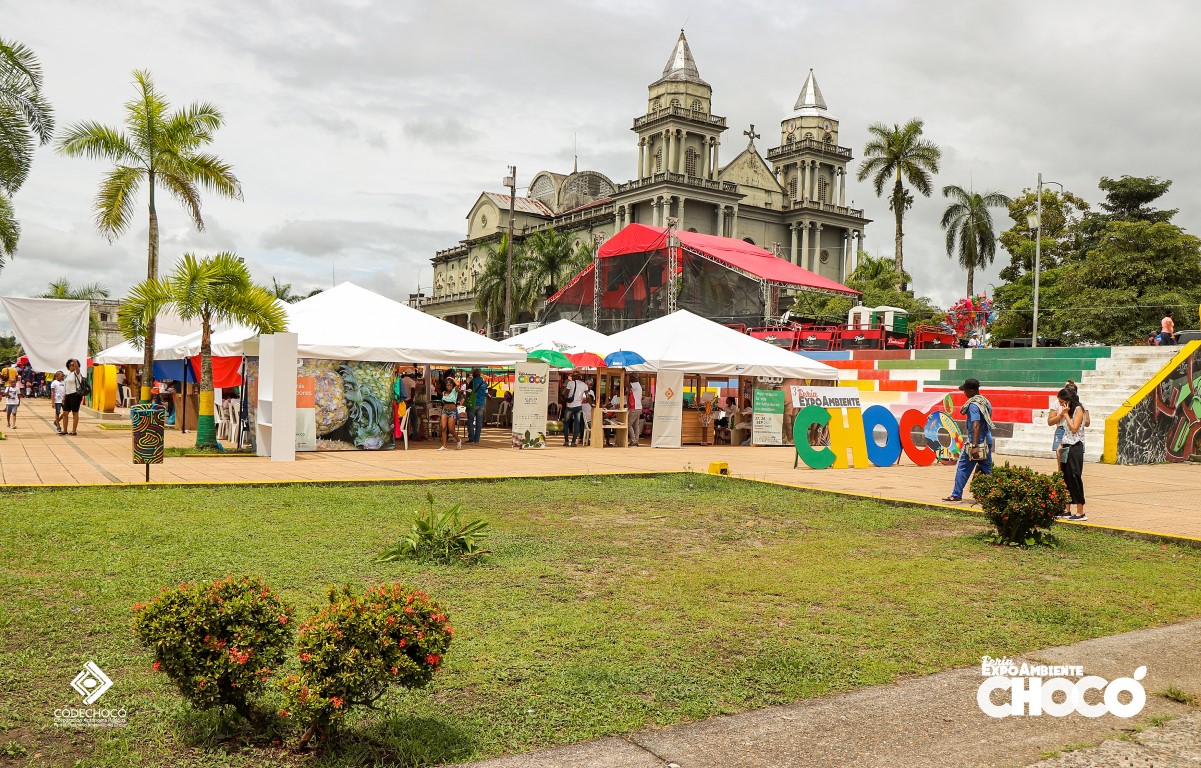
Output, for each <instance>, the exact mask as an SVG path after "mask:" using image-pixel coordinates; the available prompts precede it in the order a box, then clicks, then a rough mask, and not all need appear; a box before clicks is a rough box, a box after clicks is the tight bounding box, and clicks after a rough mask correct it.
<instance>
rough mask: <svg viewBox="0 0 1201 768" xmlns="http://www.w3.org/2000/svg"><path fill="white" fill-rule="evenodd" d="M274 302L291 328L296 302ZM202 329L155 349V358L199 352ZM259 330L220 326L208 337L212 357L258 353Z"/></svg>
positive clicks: (167, 358) (163, 358) (177, 357)
mask: <svg viewBox="0 0 1201 768" xmlns="http://www.w3.org/2000/svg"><path fill="white" fill-rule="evenodd" d="M275 303H276V304H278V305H279V306H280V308H281V309H283V311H284V315H285V316H286V317H287V319H288V330H292V328H291V318H292V309H293V307H295V306H298V305H296V304H289V303H287V302H286V301H281V300H279V299H276V300H275ZM202 335H203V331H196V332H195V333H190V334H188V335H187V336H181V337H180V339H179V341H177V342H176V343H175V344H173V345H171V346H169V347H164V348H162V349H161V350H159V349H156V350H155V353H154V359H155V360H179V359H181V358H184V357H195V356H197V355H199V354H200V338H201V336H202ZM258 335H259V332H258V331H256V330H254V329H253V328H248V327H247V326H244V325H237V324H235V325H232V326H228V327H226V326H221V327H219V328H217V329H216V330H214V331H213V335H212V336H211V337H210V338H209V347H210V349H211V351H212V353H213V357H241V356H242V355H257V354H258V353H259V343H258Z"/></svg>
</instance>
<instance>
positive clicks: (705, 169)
mask: <svg viewBox="0 0 1201 768" xmlns="http://www.w3.org/2000/svg"><path fill="white" fill-rule="evenodd" d="M712 152H713V139H712V138H706V137H704V136H702V137H701V178H702V179H707V178H709V155H710V154H711V153H712Z"/></svg>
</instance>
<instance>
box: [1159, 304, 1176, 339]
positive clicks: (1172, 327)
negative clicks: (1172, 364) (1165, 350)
mask: <svg viewBox="0 0 1201 768" xmlns="http://www.w3.org/2000/svg"><path fill="white" fill-rule="evenodd" d="M1175 343H1176V321H1175V320H1174V319H1173V318H1172V310H1170V309H1169V310H1168V311H1167V312H1165V313H1164V315H1163V319H1162V320H1160V321H1159V344H1160V346H1163V347H1170V346H1173V345H1175Z"/></svg>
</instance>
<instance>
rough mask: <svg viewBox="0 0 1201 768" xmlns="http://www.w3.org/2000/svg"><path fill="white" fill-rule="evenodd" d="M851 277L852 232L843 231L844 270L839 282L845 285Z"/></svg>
mask: <svg viewBox="0 0 1201 768" xmlns="http://www.w3.org/2000/svg"><path fill="white" fill-rule="evenodd" d="M850 276H851V230H849V229H844V230H843V231H842V268H841V272H840V273H839V278H838V282H840V283H843V284H845V283H846V281H847V278H849V277H850Z"/></svg>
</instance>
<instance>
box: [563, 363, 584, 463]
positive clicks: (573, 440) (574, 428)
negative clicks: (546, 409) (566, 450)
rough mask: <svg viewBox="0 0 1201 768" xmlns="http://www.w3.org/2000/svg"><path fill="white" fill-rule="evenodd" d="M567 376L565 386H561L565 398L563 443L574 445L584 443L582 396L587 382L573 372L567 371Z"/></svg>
mask: <svg viewBox="0 0 1201 768" xmlns="http://www.w3.org/2000/svg"><path fill="white" fill-rule="evenodd" d="M567 376H568V380H567V386H565V387H563V394H564V395H565V396H566V398H567V418H566V419H564V421H563V445H570V446H572V447H574V446H577V445H583V444H584V398H585V397H586V396H587V395H588V384H587V382H585V381H584V379H583V378H580V377H577V376H575V375H573V374H570V373H569V374H567ZM569 438H570V442H569Z"/></svg>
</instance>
